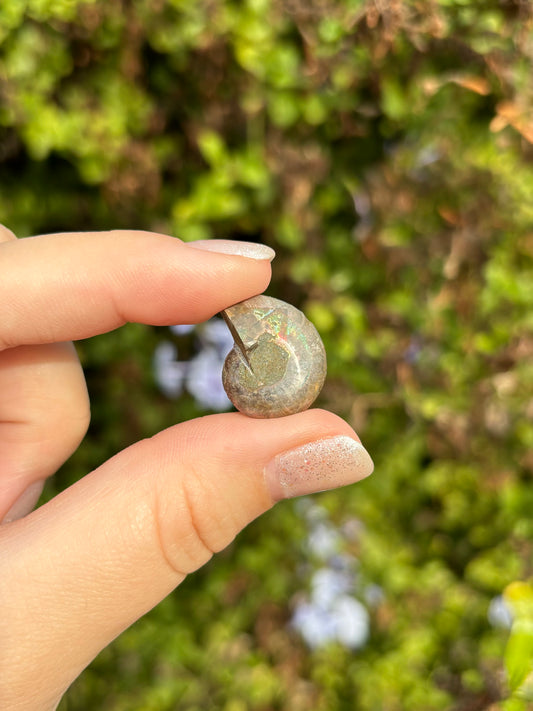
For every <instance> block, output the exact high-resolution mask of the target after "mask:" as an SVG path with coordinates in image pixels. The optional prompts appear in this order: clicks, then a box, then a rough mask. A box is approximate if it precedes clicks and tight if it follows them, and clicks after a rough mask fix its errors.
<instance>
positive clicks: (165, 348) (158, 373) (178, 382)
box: [154, 341, 187, 398]
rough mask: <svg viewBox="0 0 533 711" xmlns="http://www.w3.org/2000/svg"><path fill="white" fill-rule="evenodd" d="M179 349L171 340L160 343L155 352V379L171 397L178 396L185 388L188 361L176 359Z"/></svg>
mask: <svg viewBox="0 0 533 711" xmlns="http://www.w3.org/2000/svg"><path fill="white" fill-rule="evenodd" d="M177 357H178V349H177V348H176V346H175V345H174V344H173V343H170V341H163V342H162V343H159V345H158V346H157V348H156V349H155V353H154V371H155V379H156V382H157V384H158V385H159V387H160V388H161V391H162V392H163V393H164V394H165V395H166V396H167V397H171V398H175V397H178V395H180V393H181V392H182V390H183V382H184V379H185V373H186V370H187V363H182V362H180V361H178V360H176V359H177Z"/></svg>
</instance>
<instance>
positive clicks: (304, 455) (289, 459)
mask: <svg viewBox="0 0 533 711" xmlns="http://www.w3.org/2000/svg"><path fill="white" fill-rule="evenodd" d="M373 470H374V463H373V461H372V459H371V458H370V455H369V454H368V452H367V451H366V449H365V448H364V447H363V445H362V444H361V443H360V442H358V441H357V440H355V439H352V438H351V437H346V436H338V437H329V438H327V439H321V440H318V441H316V442H309V443H308V444H304V445H303V446H302V447H297V448H296V449H290V450H289V451H288V452H283V453H282V454H278V455H277V456H276V457H274V459H273V460H272V461H271V462H269V464H267V466H266V468H265V477H266V482H267V486H268V487H269V489H270V493H271V495H272V498H273V499H274V500H275V501H280V500H281V499H290V498H292V497H293V496H303V495H304V494H312V493H315V492H318V491H327V490H328V489H335V488H337V487H339V486H345V485H346V484H353V483H354V482H356V481H359V480H360V479H364V478H365V477H367V476H369V475H370V474H372V472H373Z"/></svg>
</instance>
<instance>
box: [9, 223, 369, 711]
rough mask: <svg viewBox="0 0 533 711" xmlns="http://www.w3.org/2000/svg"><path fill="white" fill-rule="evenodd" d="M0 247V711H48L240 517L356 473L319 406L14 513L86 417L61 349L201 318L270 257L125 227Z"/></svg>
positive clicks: (153, 449) (355, 450) (258, 285)
mask: <svg viewBox="0 0 533 711" xmlns="http://www.w3.org/2000/svg"><path fill="white" fill-rule="evenodd" d="M0 242H1V244H0V274H1V275H2V279H1V282H0V296H1V298H0V520H2V519H3V520H4V523H3V525H2V526H1V527H0V668H1V672H2V673H1V674H0V708H1V709H2V710H3V711H14V710H16V711H37V710H38V711H49V710H50V709H54V708H56V706H57V704H58V703H59V701H60V699H61V696H62V695H63V693H64V692H65V690H66V689H67V688H68V686H69V685H70V684H71V682H72V681H73V680H74V679H75V677H76V676H78V675H79V674H80V672H81V671H82V670H83V669H84V668H85V667H86V666H87V665H88V664H89V662H90V661H91V660H92V659H93V658H94V657H95V656H96V655H97V654H98V652H99V651H100V650H101V649H103V648H104V647H105V646H106V645H107V644H108V643H109V642H110V641H111V640H113V639H114V638H115V637H116V636H117V635H119V634H120V633H121V632H122V631H123V630H124V629H126V628H127V627H128V626H129V625H131V624H132V623H133V622H134V621H135V620H137V619H138V618H139V617H140V616H142V615H143V614H144V613H145V612H147V611H148V610H150V609H151V608H152V607H154V605H156V604H157V603H158V602H159V601H160V600H161V599H162V598H164V597H165V596H166V595H167V594H168V593H170V592H171V590H172V589H173V588H175V587H176V586H177V585H178V584H179V583H180V582H181V581H182V580H183V579H184V578H185V576H186V575H188V574H189V573H191V572H192V571H194V570H196V569H197V568H199V567H200V566H201V565H203V564H204V563H205V562H206V561H207V560H209V558H210V557H211V556H212V554H213V553H214V552H217V551H220V550H221V549H223V548H224V547H226V546H227V545H228V544H229V543H230V542H231V541H232V540H233V538H234V537H235V535H236V534H237V533H238V532H239V531H240V530H241V529H242V528H243V527H244V526H245V525H246V524H247V523H249V522H250V521H251V520H253V519H254V518H255V517H257V516H258V515H259V514H261V513H263V512H264V511H266V510H267V509H269V508H270V507H271V506H272V505H273V504H274V503H275V502H276V501H278V500H280V499H283V498H288V497H291V496H298V495H300V494H306V493H311V492H313V491H320V490H324V489H330V488H333V487H336V486H341V485H344V484H348V483H351V482H354V481H357V480H359V479H361V478H363V477H364V476H367V475H368V474H370V473H371V471H372V462H371V459H370V457H369V455H368V454H367V453H366V450H364V449H363V447H362V446H361V445H360V443H359V440H358V438H357V436H356V434H355V433H354V432H353V430H352V429H351V428H350V427H349V426H348V425H347V424H346V423H345V422H344V421H343V420H341V419H340V418H338V417H336V416H335V415H333V414H331V413H328V412H324V411H321V410H310V411H307V412H304V413H300V414H298V415H292V416H289V417H285V418H281V419H273V420H254V419H250V418H247V417H245V416H243V415H241V414H240V413H227V414H222V415H212V416H208V417H204V418H200V419H198V420H193V421H190V422H185V423H182V424H178V425H175V426H173V427H170V428H169V429H167V430H165V431H163V432H160V433H159V434H157V435H155V436H154V437H152V438H150V439H146V440H143V441H141V442H138V443H136V444H134V445H133V446H131V447H128V448H127V449H125V450H124V451H122V452H120V453H119V454H117V455H116V456H114V457H113V458H112V459H110V460H109V461H108V462H105V463H104V464H102V465H101V466H100V467H99V468H98V469H96V470H95V471H93V472H91V473H90V474H87V476H85V477H84V478H83V479H81V480H80V481H78V482H77V483H76V484H74V485H73V486H71V487H70V488H69V489H67V490H66V491H63V492H62V493H61V494H59V495H58V496H56V497H55V498H54V499H53V500H52V501H50V502H49V503H47V504H45V505H44V506H41V507H40V508H39V509H37V510H35V511H33V512H32V513H29V512H30V511H31V509H32V508H33V506H34V505H35V503H36V501H37V499H38V497H39V494H40V491H41V489H42V483H43V481H44V480H45V479H46V477H48V476H50V475H51V474H53V473H54V471H55V470H56V469H57V468H58V467H59V466H60V465H61V464H62V463H63V462H64V461H65V460H66V459H67V458H68V457H69V456H70V454H71V453H72V452H73V451H74V450H75V449H76V448H77V446H78V445H79V443H80V441H81V440H82V438H83V436H84V435H85V432H86V429H87V425H88V422H89V402H88V397H87V390H86V386H85V381H84V378H83V374H82V371H81V367H80V364H79V361H78V359H77V356H76V352H75V349H74V347H73V345H72V343H70V341H71V340H76V339H80V338H88V337H90V336H95V335H97V334H101V333H104V332H106V331H110V330H112V329H115V328H118V327H120V326H121V325H123V324H124V323H126V322H127V321H133V322H141V323H147V324H154V325H168V324H175V323H197V322H199V321H202V320H205V319H207V318H209V317H211V316H212V315H213V314H215V313H217V312H219V311H221V310H222V309H224V308H226V307H228V306H230V305H231V304H234V303H236V302H238V301H241V300H243V299H246V298H248V297H250V296H253V295H255V294H258V293H260V292H262V291H263V290H264V289H265V288H266V286H267V285H268V282H269V279H270V264H269V262H270V259H269V257H270V256H271V255H269V254H268V250H267V248H261V247H259V246H257V245H250V246H249V247H248V248H247V247H246V246H244V247H243V245H242V243H232V242H225V241H220V242H219V241H216V242H215V241H213V242H207V243H205V242H204V243H196V244H195V245H194V246H192V245H190V244H184V243H181V242H180V241H179V240H177V239H175V238H172V237H167V236H163V235H158V234H153V233H146V232H129V231H117V232H113V233H72V234H58V235H45V236H40V237H34V238H30V239H24V240H17V239H16V238H15V236H14V235H13V234H12V233H11V232H10V231H9V230H7V229H6V228H2V227H0ZM243 249H244V250H245V252H246V253H247V255H248V256H242V254H239V251H240V252H242V250H243ZM214 250H216V251H214ZM218 250H225V251H226V252H228V253H221V252H220V251H218ZM248 250H250V251H248Z"/></svg>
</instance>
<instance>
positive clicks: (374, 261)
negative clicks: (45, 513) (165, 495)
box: [0, 0, 533, 711]
mask: <svg viewBox="0 0 533 711" xmlns="http://www.w3.org/2000/svg"><path fill="white" fill-rule="evenodd" d="M532 59H533V11H532V6H531V4H530V2H529V1H528V0H474V1H469V0H427V1H426V0H386V1H385V2H377V0H242V1H237V0H234V1H230V0H226V1H223V0H195V1H193V0H107V1H106V2H103V1H101V2H97V1H96V2H95V1H92V2H91V1H90V0H88V1H80V0H3V2H2V3H1V4H0V220H1V221H2V222H4V223H5V224H6V225H8V226H9V227H11V228H12V229H13V230H14V231H15V232H16V233H17V234H19V235H20V236H25V235H28V234H32V233H39V232H49V231H60V230H61V231H63V230H86V229H109V228H112V227H131V228H136V229H150V230H156V231H161V232H166V233H170V234H175V235H177V236H179V237H181V238H183V239H186V240H190V239H196V238H203V237H230V238H242V239H249V240H259V241H262V242H265V243H267V244H270V245H272V246H273V247H274V248H275V249H276V250H277V253H278V257H277V259H276V261H275V263H274V279H273V282H272V286H271V288H270V291H269V293H271V294H272V295H274V296H277V297H280V298H283V299H285V300H287V301H290V302H292V303H295V304H296V305H298V306H300V307H302V308H303V309H304V310H305V311H306V313H307V314H308V315H309V317H310V318H311V319H312V320H313V321H314V322H315V324H316V325H317V327H318V329H319V331H320V332H321V334H322V336H323V338H324V342H325V345H326V349H327V351H328V356H329V376H328V381H327V384H326V387H325V389H324V392H323V394H322V397H321V400H320V402H319V404H320V405H321V406H324V407H327V408H330V409H332V410H333V411H335V412H337V413H339V414H340V415H342V416H343V417H345V418H346V419H347V420H348V421H349V422H350V423H351V424H353V426H354V427H355V428H356V429H357V430H358V431H359V433H360V434H361V436H362V439H363V441H364V442H365V444H366V445H367V448H368V449H369V450H370V452H371V453H372V455H373V457H374V459H375V462H376V471H375V474H374V476H373V477H371V478H370V479H368V480H366V481H365V482H363V483H361V484H360V485H358V486H356V487H352V488H351V489H350V490H345V491H343V492H342V494H339V493H328V494H324V495H321V497H320V503H321V504H322V505H323V506H324V507H325V508H326V509H327V511H328V513H329V516H330V517H331V519H332V520H333V521H334V522H335V523H336V524H338V525H339V526H341V525H342V524H343V522H345V521H347V520H349V519H353V518H356V519H357V520H360V521H362V522H363V524H364V528H363V530H362V531H361V532H360V534H359V535H358V537H357V538H356V539H355V540H352V541H351V542H347V543H346V545H347V547H348V548H349V549H350V551H351V553H352V554H354V555H356V556H357V558H358V560H359V575H360V579H361V580H362V581H366V583H368V584H369V585H370V584H377V585H379V586H381V588H382V589H383V599H382V600H381V601H380V602H379V604H377V605H376V606H374V608H373V609H372V611H371V614H372V634H371V638H370V640H369V643H368V644H367V645H366V646H365V647H364V648H363V649H362V650H360V651H358V652H357V653H354V652H350V651H348V650H346V649H344V648H342V647H340V646H335V645H331V646H330V647H328V648H327V649H324V650H320V651H316V652H310V651H309V650H308V649H307V648H306V647H305V646H304V645H303V643H302V642H301V641H300V640H299V639H298V637H297V636H296V635H295V634H294V632H293V631H291V629H290V627H289V626H288V625H287V621H288V619H289V618H290V614H291V609H292V605H293V603H294V599H295V595H297V594H298V592H299V591H301V590H302V588H303V587H305V576H302V575H300V574H299V573H298V570H300V569H301V568H302V565H303V563H304V562H305V560H306V535H307V533H308V532H307V530H306V527H305V524H304V522H303V521H302V517H301V516H300V515H299V512H298V508H297V506H296V505H295V504H293V503H286V504H282V505H280V506H278V507H277V509H276V510H274V511H273V512H271V513H269V514H268V515H267V516H265V517H264V518H263V519H262V520H260V521H258V522H256V523H255V524H253V525H252V526H251V527H250V528H249V529H248V530H247V531H246V532H244V533H243V534H242V535H241V536H240V537H239V538H238V540H237V541H236V542H235V544H234V545H232V546H231V547H230V548H229V549H228V550H227V551H225V552H224V553H223V554H222V555H220V556H218V557H217V558H216V560H214V561H212V562H211V563H210V564H209V565H208V566H207V568H206V569H205V570H203V571H201V572H200V573H199V574H197V575H195V576H194V577H192V578H191V579H189V580H187V581H186V582H185V584H184V585H183V586H182V587H181V588H180V589H179V590H178V591H177V592H176V593H175V594H174V595H172V596H170V597H169V598H168V599H167V600H165V601H164V602H163V603H162V604H161V605H160V606H158V607H157V608H156V609H155V610H154V611H153V612H152V613H150V614H149V615H147V616H146V617H145V618H144V619H142V620H141V621H140V622H139V623H138V624H136V625H135V626H134V627H133V628H132V629H131V630H129V631H128V632H127V633H126V634H124V635H123V636H122V637H121V638H120V639H118V640H117V641H116V642H115V643H114V644H113V645H112V646H111V647H110V648H109V649H107V650H106V651H104V652H103V653H102V654H101V655H100V657H99V658H98V659H97V660H96V661H95V663H94V664H93V665H92V667H91V668H90V669H89V670H88V671H87V673H86V674H85V675H84V676H83V677H82V678H81V679H80V680H79V681H78V682H76V684H75V685H74V686H73V688H72V689H71V690H70V692H69V694H68V695H67V697H66V699H65V700H64V702H63V704H62V706H61V709H63V710H64V711H66V710H67V709H68V711H81V710H82V709H95V708H98V709H105V711H122V710H124V711H126V709H128V710H137V709H138V710H140V709H142V710H143V711H150V710H152V709H153V710H154V711H165V710H167V709H168V710H171V709H172V710H174V709H175V710H177V709H180V710H182V709H183V710H185V709H186V710H187V711H193V710H196V709H202V710H203V711H205V710H208V709H213V710H215V709H216V710H217V711H218V710H220V709H222V710H224V711H247V710H253V711H267V710H268V711H270V710H271V709H287V710H288V709H290V710H291V711H298V710H299V709H302V711H303V710H304V709H316V710H317V711H321V710H323V711H331V710H332V709H335V710H337V709H339V710H345V709H346V710H348V709H357V710H358V711H377V710H379V709H383V710H386V711H395V710H396V709H398V710H403V709H408V710H412V711H422V710H423V711H433V710H435V711H436V710H438V709H454V710H456V711H463V710H464V711H466V710H467V709H469V710H470V709H472V710H477V709H511V710H514V709H523V708H526V707H527V704H528V701H527V699H528V698H529V699H530V700H531V698H532V696H531V690H529V691H528V684H529V685H530V686H531V684H530V682H528V675H529V673H530V672H531V669H532V665H531V649H532V647H533V644H532V632H531V627H532V625H531V623H530V620H531V610H532V607H533V606H532V604H531V599H532V593H531V588H530V586H529V585H528V581H529V580H530V579H531V576H532V550H533V545H532V544H533V519H532V516H531V512H532V510H533V488H532V475H533V396H532V392H533V390H532V385H533V358H532V356H533V199H532V196H533V148H532V143H533V82H532V81H531V77H532V69H533V62H532ZM110 239H112V236H110ZM160 338H161V331H159V330H157V329H153V328H148V327H143V326H139V325H132V326H127V327H125V328H123V329H121V330H120V331H119V332H116V333H112V334H108V335H106V336H102V337H100V338H98V339H93V340H90V341H87V342H83V343H80V344H79V350H80V355H81V358H82V361H83V363H84V366H85V368H86V372H87V377H88V382H89V388H90V391H91V394H92V399H93V413H94V414H93V424H92V427H91V431H90V433H89V435H88V437H87V440H86V442H85V444H84V445H83V446H82V447H81V449H80V450H79V452H78V453H77V454H76V455H75V456H74V457H73V458H72V460H71V461H70V462H69V463H68V464H67V465H66V466H65V467H64V469H63V470H62V471H61V473H60V475H59V476H58V478H57V482H55V483H54V484H53V485H52V486H55V487H57V488H61V487H63V486H66V485H68V483H69V482H71V481H73V480H74V479H76V478H77V477H79V476H82V475H83V473H85V472H86V471H88V470H89V469H90V468H91V467H94V466H97V465H98V464H99V463H101V462H102V461H103V460H104V459H105V458H107V457H109V456H111V455H112V454H113V453H115V452H116V451H117V450H119V449H121V448H123V447H125V446H127V445H128V444H129V443H131V442H132V441H134V440H136V439H138V438H140V437H143V436H148V435H151V434H153V433H154V432H156V431H157V430H159V429H162V428H164V427H166V426H168V425H170V424H172V423H173V422H176V421H179V420H183V419H187V418H189V417H192V416H196V415H199V414H203V412H202V411H201V410H200V409H199V408H198V406H197V405H195V404H194V402H193V401H192V399H189V398H188V397H183V398H182V399H181V400H179V401H178V402H169V401H167V400H165V398H164V397H163V396H162V395H161V394H160V393H159V392H158V390H157V388H156V386H155V384H154V380H153V371H152V355H153V350H154V348H155V345H156V344H157V343H158V342H159V340H160ZM52 486H51V487H50V489H49V491H48V495H49V496H51V495H53V493H54V490H53V489H52ZM103 523H105V522H103ZM513 581H514V583H513ZM518 581H522V582H518ZM511 583H513V585H511V587H510V588H507V598H508V602H509V605H511V606H512V607H513V609H514V611H515V620H516V621H515V626H514V628H513V631H512V633H511V638H510V641H508V639H507V638H508V632H507V631H504V630H501V629H498V628H495V627H493V626H491V625H490V624H489V622H488V620H487V609H488V605H489V602H490V600H491V599H492V598H493V597H494V596H496V595H499V594H500V593H502V591H504V590H505V589H506V586H508V585H509V584H511ZM528 601H529V602H528Z"/></svg>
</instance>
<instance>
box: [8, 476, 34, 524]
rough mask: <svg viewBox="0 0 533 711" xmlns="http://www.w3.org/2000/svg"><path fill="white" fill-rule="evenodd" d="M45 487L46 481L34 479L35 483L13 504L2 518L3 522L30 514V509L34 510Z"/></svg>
mask: <svg viewBox="0 0 533 711" xmlns="http://www.w3.org/2000/svg"><path fill="white" fill-rule="evenodd" d="M43 488H44V481H34V482H33V484H30V485H29V486H28V488H27V489H25V490H24V491H23V492H22V494H21V495H20V496H19V497H18V499H17V500H16V501H15V503H14V504H13V505H12V506H11V508H10V509H9V511H8V512H7V513H6V515H5V516H4V518H3V519H2V523H10V522H11V521H16V520H17V519H19V518H22V517H23V516H26V515H27V514H29V513H30V511H33V509H34V508H35V506H36V505H37V502H38V501H39V497H40V496H41V494H42V493H43Z"/></svg>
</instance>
